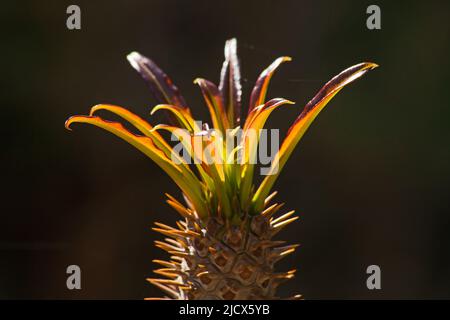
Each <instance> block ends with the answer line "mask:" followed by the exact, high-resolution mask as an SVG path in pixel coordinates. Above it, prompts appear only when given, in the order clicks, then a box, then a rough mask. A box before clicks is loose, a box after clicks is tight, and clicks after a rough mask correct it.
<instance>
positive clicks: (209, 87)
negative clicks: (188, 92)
mask: <svg viewBox="0 0 450 320" xmlns="http://www.w3.org/2000/svg"><path fill="white" fill-rule="evenodd" d="M194 83H195V84H198V85H199V86H200V89H201V91H202V94H203V98H204V99H205V102H206V105H207V107H208V110H209V113H210V115H211V120H212V123H213V126H214V128H215V129H217V130H220V132H222V134H223V133H225V130H226V129H229V128H230V124H229V122H228V117H227V113H226V111H225V108H224V105H223V100H222V96H221V94H220V91H219V89H218V88H217V86H216V85H215V84H214V83H212V82H211V81H208V80H206V79H202V78H197V79H195V80H194Z"/></svg>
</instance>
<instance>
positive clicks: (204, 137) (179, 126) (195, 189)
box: [66, 39, 377, 299]
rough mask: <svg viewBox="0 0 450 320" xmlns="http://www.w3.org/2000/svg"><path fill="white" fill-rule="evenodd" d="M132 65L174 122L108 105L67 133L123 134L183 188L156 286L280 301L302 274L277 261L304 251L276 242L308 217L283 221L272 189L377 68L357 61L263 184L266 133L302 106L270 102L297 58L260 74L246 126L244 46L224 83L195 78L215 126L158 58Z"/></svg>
mask: <svg viewBox="0 0 450 320" xmlns="http://www.w3.org/2000/svg"><path fill="white" fill-rule="evenodd" d="M128 60H129V61H130V63H131V65H132V66H133V67H134V68H135V69H136V70H137V71H138V72H139V73H140V75H141V76H142V77H143V78H144V80H145V81H146V82H147V83H148V85H149V87H150V89H151V90H152V92H153V94H154V95H155V97H156V98H157V99H158V100H159V101H160V102H161V103H162V104H159V105H157V106H156V107H154V109H153V110H152V112H151V113H152V114H153V113H154V112H156V111H158V110H165V111H166V112H167V113H168V115H169V116H170V117H169V121H168V123H167V124H159V125H156V126H152V125H150V124H149V123H148V122H147V121H145V120H143V119H142V118H140V117H139V116H137V115H136V114H134V113H132V112H130V111H129V110H127V109H124V108H122V107H119V106H114V105H104V104H101V105H96V106H94V107H93V108H92V109H91V111H90V114H89V115H87V116H73V117H71V118H69V119H68V120H67V121H66V128H68V129H69V127H70V126H71V124H73V123H75V122H77V123H87V124H91V125H95V126H97V127H100V128H103V129H105V130H107V131H109V132H111V133H113V134H115V135H116V136H118V137H120V138H122V139H123V140H125V141H126V142H128V143H130V144H131V145H133V146H134V147H136V148H137V149H139V150H140V151H141V152H143V153H144V154H145V155H146V156H148V157H149V158H150V159H151V160H153V161H154V162H155V163H156V164H158V165H159V166H160V167H161V169H163V170H164V171H165V172H166V173H167V175H168V176H169V177H170V178H171V179H172V180H173V182H174V183H175V184H176V185H177V186H178V187H179V188H180V189H181V192H182V196H183V198H184V204H183V202H182V201H181V200H179V199H176V198H175V197H173V196H171V195H169V194H167V198H168V199H167V203H168V204H169V205H170V206H171V207H172V208H173V209H175V210H176V211H177V212H178V213H179V214H180V215H181V217H182V219H181V220H179V221H177V222H176V227H171V226H167V225H164V224H162V223H158V222H156V223H155V227H154V228H153V229H154V230H155V231H158V232H160V233H161V234H163V235H164V236H165V237H166V238H165V240H164V241H156V246H157V247H159V248H161V249H163V250H165V251H167V252H168V253H169V254H170V259H169V260H167V261H166V260H154V262H155V263H157V264H159V265H161V266H162V268H159V269H157V270H155V273H156V274H158V275H160V276H163V278H157V279H148V281H149V282H151V283H152V284H154V285H156V286H157V287H159V288H160V289H162V290H163V291H164V292H165V293H166V295H167V296H166V297H165V298H173V299H276V298H279V296H278V294H277V288H278V286H279V285H280V284H281V283H283V282H284V281H286V280H288V279H291V278H292V277H294V273H295V270H290V271H287V272H280V271H277V270H276V268H275V264H276V262H277V261H279V260H280V259H282V258H283V257H285V256H287V255H288V254H290V253H292V252H294V251H295V248H296V247H297V245H285V244H284V242H283V241H277V240H274V239H273V237H274V236H275V235H276V234H277V233H278V232H280V231H281V230H282V229H284V228H285V227H286V226H287V225H289V224H290V223H291V222H293V221H295V220H296V219H297V218H298V217H297V216H295V215H294V211H290V212H287V213H284V214H282V215H278V211H279V210H280V208H281V207H282V204H278V203H272V200H273V198H274V196H275V194H276V192H272V191H271V190H272V187H273V185H274V183H275V181H276V180H277V178H278V176H279V175H280V173H281V171H282V169H283V167H284V166H285V164H286V162H287V160H288V158H289V156H290V155H291V154H292V152H293V150H294V148H295V147H296V145H297V144H298V142H299V141H300V139H301V138H302V137H303V135H304V133H305V131H306V130H307V129H308V127H309V126H310V124H311V123H312V121H313V120H314V119H315V118H316V116H317V115H318V114H319V112H320V111H321V110H322V109H323V108H324V107H325V106H326V105H327V103H328V102H329V101H330V100H331V99H332V98H333V97H334V96H335V95H336V94H337V93H338V92H339V91H340V90H341V89H342V88H343V87H344V86H346V85H347V84H349V83H351V82H353V81H354V80H356V79H358V78H359V77H361V76H362V75H363V74H365V73H366V72H367V71H368V70H371V69H373V68H375V67H377V65H376V64H374V63H370V62H364V63H360V64H357V65H354V66H352V67H350V68H348V69H346V70H344V71H342V72H341V73H339V74H338V75H337V76H335V77H334V78H332V79H331V80H330V81H329V82H327V83H326V84H325V85H324V86H323V87H322V89H320V90H319V92H318V93H317V94H316V95H315V96H314V98H313V99H312V100H311V101H309V102H308V103H307V104H306V106H305V107H304V108H303V111H302V112H301V113H300V114H299V116H298V117H297V118H296V119H295V120H294V121H293V124H292V125H291V127H290V129H289V130H288V132H287V135H286V137H285V138H284V140H283V142H282V144H281V146H280V148H279V150H278V151H277V153H276V154H275V156H274V158H273V161H272V162H271V165H270V168H269V170H268V173H267V174H266V175H265V176H264V178H263V180H262V182H261V183H260V184H259V185H256V183H255V180H254V178H255V176H256V173H255V166H256V161H255V157H256V150H257V148H258V144H259V143H260V141H261V135H260V132H261V129H262V128H264V126H265V123H266V121H267V119H268V117H269V115H270V114H271V113H272V112H273V111H274V110H275V109H278V108H279V107H281V106H283V105H289V104H293V102H291V101H289V100H285V99H282V98H275V99H271V100H269V101H266V93H267V88H268V85H269V82H270V80H271V78H272V75H273V74H274V72H275V70H276V69H277V68H278V67H279V66H280V65H281V64H283V63H284V62H287V61H290V60H291V59H290V58H289V57H280V58H278V59H276V60H275V61H274V62H273V63H272V64H271V65H269V66H268V67H267V68H266V69H265V70H264V71H263V72H262V73H261V74H260V76H259V77H258V79H257V80H256V84H255V86H254V88H253V90H252V92H251V95H250V102H249V105H248V107H247V109H248V111H247V112H246V117H245V121H241V91H242V90H241V84H240V67H239V62H238V58H237V55H236V40H235V39H231V40H228V41H227V42H226V44H225V61H224V63H223V66H222V71H221V75H220V84H219V86H218V87H217V86H216V85H215V84H214V83H212V82H210V81H208V80H205V79H196V80H195V83H196V84H198V86H199V87H200V89H201V92H202V94H203V97H204V100H205V103H206V106H207V108H208V110H209V113H210V115H211V122H212V126H213V127H212V128H211V129H209V128H208V127H207V126H205V125H201V124H200V123H199V122H197V121H195V119H194V117H193V114H192V112H191V110H190V109H189V107H188V106H187V104H186V102H185V100H184V98H183V97H182V96H181V94H180V93H179V91H178V88H177V87H176V86H175V85H174V84H173V82H172V81H171V80H170V78H169V77H168V76H167V75H166V74H165V73H164V72H163V71H162V70H161V69H160V68H159V67H158V66H157V65H156V64H155V63H154V62H153V61H152V60H150V59H148V58H146V57H144V56H142V55H140V54H139V53H137V52H133V53H131V54H129V55H128ZM99 110H106V111H109V112H111V113H113V114H115V115H116V116H119V117H120V118H122V119H123V120H125V121H126V122H128V123H129V124H131V125H132V126H134V128H135V129H136V130H137V131H139V134H135V133H132V132H130V131H129V130H127V129H125V127H124V126H122V124H120V123H118V122H111V121H107V120H104V119H102V118H100V117H99V116H97V115H96V113H97V111H99ZM162 130H164V131H168V132H170V133H171V134H172V136H175V137H176V138H177V139H178V141H179V142H180V143H181V145H182V149H183V152H185V153H186V154H187V158H188V159H191V160H195V161H193V162H187V161H186V154H184V155H183V156H182V155H181V154H180V153H177V152H174V149H175V147H174V146H173V144H170V143H169V142H167V141H166V140H165V139H164V138H163V135H162ZM238 131H239V132H240V134H237V132H238ZM255 132H256V134H254V133H255ZM219 136H220V137H222V138H218V137H219ZM224 136H226V137H229V136H232V138H233V139H234V140H233V141H236V146H235V147H234V148H232V149H229V148H228V147H226V146H225V145H226V143H225V139H223V137H224ZM198 139H200V141H198ZM211 145H214V146H216V147H215V148H214V151H213V153H210V155H212V156H213V157H214V159H215V160H216V161H207V160H208V159H207V157H206V158H205V156H204V155H203V154H202V152H204V151H205V150H206V149H208V148H210V147H211ZM214 159H213V160H214ZM217 159H218V160H220V161H217ZM298 297H299V296H298V295H297V296H294V297H293V298H298Z"/></svg>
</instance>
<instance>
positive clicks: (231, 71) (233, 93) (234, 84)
mask: <svg viewBox="0 0 450 320" xmlns="http://www.w3.org/2000/svg"><path fill="white" fill-rule="evenodd" d="M224 53H225V61H224V62H223V65H222V71H221V73H220V84H219V90H220V93H221V95H222V98H223V101H224V105H225V107H226V112H227V116H228V121H229V122H230V127H231V128H234V127H236V126H238V125H239V123H240V121H241V97H242V86H241V71H240V66H239V60H238V57H237V41H236V39H235V38H233V39H230V40H227V41H226V42H225V52H224Z"/></svg>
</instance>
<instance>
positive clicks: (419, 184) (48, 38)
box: [0, 0, 450, 299]
mask: <svg viewBox="0 0 450 320" xmlns="http://www.w3.org/2000/svg"><path fill="white" fill-rule="evenodd" d="M70 4H77V5H79V6H80V8H81V27H82V29H81V30H77V31H70V30H68V29H67V28H66V19H67V16H68V15H67V14H66V8H67V7H68V6H69V5H70ZM370 4H377V5H379V6H380V8H381V26H382V29H381V30H368V29H367V27H366V19H367V17H368V15H367V14H366V8H367V6H368V5H370ZM449 9H450V8H449V3H448V1H414V2H413V1H395V2H394V1H376V2H372V1H331V0H328V1H324V0H320V1H312V0H309V1H268V0H259V1H226V2H219V1H190V2H188V1H174V0H164V1H163V0H161V1H134V0H127V1H124V0H121V1H114V2H112V1H96V2H95V3H94V2H93V1H80V0H77V1H33V2H26V1H24V2H22V1H21V2H14V1H8V2H5V3H2V5H1V10H0V16H1V22H0V23H1V28H0V30H1V31H0V32H1V59H0V61H1V62H0V66H1V69H0V70H1V72H2V76H1V80H0V81H1V92H2V93H1V107H2V117H1V118H2V122H1V132H2V137H3V144H2V151H1V161H2V168H3V171H2V192H1V197H2V200H1V204H0V206H1V223H0V228H1V230H0V298H2V299H11V298H19V299H24V298H27V299H42V298H45V299H46V298H57V299H60V298H62V299H65V298H86V299H99V298H113V299H116V298H117V299H119V298H120V299H143V298H144V297H149V296H160V295H161V293H160V292H159V290H158V289H156V288H154V287H153V286H152V285H150V284H148V283H147V282H146V281H145V278H147V277H151V276H152V271H151V270H152V269H153V268H154V267H156V265H155V264H153V263H152V259H157V258H164V257H166V254H165V253H164V252H162V251H161V250H159V249H156V248H154V247H153V241H154V240H157V239H159V238H160V237H161V236H160V235H158V234H156V233H155V232H153V231H151V229H150V227H151V226H152V224H153V222H154V221H161V222H164V223H168V224H172V223H174V221H175V220H176V219H177V218H178V216H177V214H176V213H175V212H174V211H173V210H172V209H170V208H169V207H168V206H167V205H166V204H165V203H164V200H165V196H164V193H165V192H169V193H171V194H174V195H179V193H178V191H177V189H176V187H175V186H174V185H173V184H172V183H171V181H170V180H169V178H167V177H166V176H165V175H164V174H163V173H162V171H161V170H160V169H159V168H158V167H157V166H156V165H155V164H153V163H152V162H151V161H150V160H148V159H147V158H146V157H145V156H144V155H143V154H141V153H140V152H138V151H137V150H135V149H133V148H132V147H131V146H129V145H128V144H126V143H125V142H123V141H121V140H119V139H118V138H116V137H114V136H112V135H111V134H109V133H107V132H104V131H102V130H100V129H97V128H94V127H90V126H83V125H74V126H73V129H74V131H73V132H69V131H67V130H65V129H64V121H65V120H66V118H68V117H69V116H70V115H74V114H87V113H88V111H89V108H90V107H91V106H93V105H95V104H98V103H112V104H117V105H121V106H124V107H127V108H129V109H130V110H132V111H133V112H135V113H137V114H139V115H141V116H142V117H145V118H147V119H148V118H149V110H150V109H151V107H152V106H153V105H155V104H156V103H157V101H155V100H154V99H153V97H152V96H151V94H150V92H149V91H148V89H147V87H146V85H145V83H144V82H143V81H142V80H141V78H140V77H139V75H138V74H137V73H136V72H135V71H134V70H133V69H132V68H131V67H130V65H129V64H128V62H127V61H126V55H127V54H128V53H129V52H131V51H134V50H136V51H139V52H141V53H142V54H144V55H147V56H149V57H151V58H152V59H153V60H154V61H156V62H157V63H158V64H159V65H160V66H161V67H162V68H163V69H164V70H165V71H166V72H167V73H168V74H169V75H170V76H171V78H172V79H173V80H174V82H175V83H176V84H177V85H178V87H179V88H180V90H181V92H182V93H183V95H184V96H185V98H186V100H187V101H188V103H189V104H190V106H191V109H192V110H193V112H194V114H195V116H196V118H197V119H206V118H205V117H206V107H205V105H204V102H203V100H202V97H201V94H200V91H199V89H198V87H197V86H195V85H194V84H193V83H192V81H193V79H194V78H196V77H199V76H201V77H204V78H207V79H210V80H212V81H214V82H216V83H217V82H218V79H219V72H220V68H221V64H222V61H223V45H224V42H225V40H226V39H229V38H231V37H236V38H237V39H238V53H239V56H240V60H241V66H242V77H243V89H244V94H245V95H244V101H248V98H249V93H250V91H251V88H252V86H253V84H254V81H255V80H256V77H257V76H258V74H259V73H260V72H261V71H262V70H263V68H265V67H266V66H267V65H269V64H270V63H271V62H272V61H273V60H274V59H275V58H276V57H278V56H281V55H289V56H292V57H293V58H294V60H293V61H292V62H291V63H289V64H286V65H283V66H282V67H281V68H280V69H279V71H277V73H276V74H275V76H274V78H273V81H272V85H271V87H270V90H269V92H268V97H270V98H272V97H285V98H288V99H291V100H294V101H296V102H297V105H296V106H294V107H292V108H285V109H282V110H281V111H279V112H278V113H276V114H274V116H273V117H272V118H271V119H270V121H269V127H272V128H281V130H282V132H283V130H286V129H287V128H288V127H289V126H290V125H291V123H292V121H293V120H294V118H295V117H296V115H297V114H298V113H299V112H300V110H301V108H302V107H303V106H304V105H305V104H306V102H307V101H308V100H309V99H310V98H312V97H313V95H314V94H315V93H316V92H317V90H318V89H320V87H321V86H322V85H323V84H324V83H325V82H326V81H327V80H329V79H330V78H331V77H332V76H334V75H335V74H337V73H338V72H340V71H341V70H343V69H344V68H346V67H348V66H351V65H353V64H356V63H359V62H362V61H374V62H376V63H378V64H379V65H380V68H378V69H376V70H374V71H372V72H370V73H369V74H367V75H366V76H365V77H364V78H363V79H361V80H359V81H357V82H356V83H354V84H351V85H350V86H349V87H347V88H345V89H344V90H343V91H341V93H339V95H338V96H336V97H335V99H334V100H333V101H332V102H331V104H330V105H329V107H328V108H327V109H325V111H324V112H323V113H321V115H320V116H319V117H318V118H317V120H316V121H315V123H314V124H313V125H312V126H311V128H310V129H309V131H308V133H307V134H306V135H305V137H304V138H303V140H302V142H301V143H300V144H299V147H298V148H297V149H296V151H295V152H294V154H293V155H292V157H291V159H290V161H289V162H288V164H287V166H286V168H285V171H284V172H283V174H282V175H281V177H280V179H279V180H278V182H277V185H276V186H275V189H276V190H278V191H279V195H278V196H277V199H278V201H282V202H286V208H287V209H291V208H292V209H296V210H297V211H298V212H299V214H300V217H301V219H300V220H299V221H298V222H296V223H295V224H293V225H292V226H290V227H289V228H287V230H286V231H285V232H284V233H283V234H282V235H280V237H281V238H283V239H284V240H287V241H289V242H293V243H300V244H301V247H300V249H299V250H298V251H297V253H296V254H294V255H292V256H290V257H288V258H287V259H285V261H283V262H282V263H280V269H282V270H288V268H292V267H297V268H298V272H297V276H296V278H295V279H294V280H292V281H290V282H289V283H286V284H285V285H284V286H283V287H282V290H281V292H280V294H281V295H282V296H287V295H290V294H294V293H302V294H303V295H304V296H305V298H307V299H412V298H417V299H431V298H437V299H442V298H450V232H449V231H450V212H449V208H450V200H449V191H450V188H449V185H450V149H449V143H448V141H449V138H450V126H449V117H450V108H449V96H448V86H449V63H448V56H449V41H448V39H449V24H448V12H449ZM244 109H245V107H244ZM160 121H164V117H163V116H162V115H161V114H157V115H155V116H154V117H153V118H152V119H151V122H152V123H154V124H155V123H158V122H160ZM71 264H76V265H79V266H80V267H81V270H82V290H73V291H69V290H67V288H66V277H67V275H66V267H67V266H68V265H71ZM372 264H376V265H379V266H380V267H381V285H382V289H381V290H372V291H370V290H368V289H367V287H366V279H367V277H368V275H367V274H366V268H367V266H369V265H372Z"/></svg>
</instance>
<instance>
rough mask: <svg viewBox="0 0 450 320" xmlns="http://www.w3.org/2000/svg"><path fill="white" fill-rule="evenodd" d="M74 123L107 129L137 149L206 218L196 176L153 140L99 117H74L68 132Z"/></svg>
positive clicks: (67, 123) (70, 120)
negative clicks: (175, 161)
mask: <svg viewBox="0 0 450 320" xmlns="http://www.w3.org/2000/svg"><path fill="white" fill-rule="evenodd" d="M74 122H78V123H87V124H91V125H94V126H97V127H99V128H102V129H105V130H107V131H109V132H111V133H113V134H114V135H116V136H118V137H119V138H121V139H123V140H125V141H126V142H128V143H130V144H131V145H132V146H134V147H135V148H136V149H138V150H139V151H141V152H142V153H144V154H145V155H146V156H148V157H149V158H150V159H152V160H153V161H154V162H155V163H156V164H157V165H158V166H160V167H161V169H163V170H164V171H165V172H166V173H167V174H168V175H169V176H170V177H171V178H172V180H173V181H174V182H175V183H176V184H177V185H178V186H179V187H180V189H181V190H182V191H183V192H184V193H185V194H186V195H187V196H188V197H189V199H190V200H191V202H192V203H193V204H194V206H195V208H196V209H197V210H198V214H199V216H202V217H206V216H207V211H206V209H205V206H204V200H203V194H202V190H201V185H200V183H199V181H198V179H197V178H196V177H195V175H194V174H193V173H192V171H190V170H189V169H188V168H186V167H183V166H178V165H176V164H174V163H173V162H172V161H171V160H170V159H169V158H167V157H166V155H165V153H164V152H162V151H161V150H160V149H158V148H157V147H156V146H155V145H154V143H153V141H152V139H151V138H149V137H144V136H137V135H135V134H133V133H131V132H130V131H128V130H127V129H125V128H124V126H123V125H122V124H120V123H118V122H111V121H106V120H103V119H102V118H100V117H97V116H73V117H70V118H69V119H68V120H67V121H66V123H65V127H66V128H67V129H68V130H71V129H70V125H71V124H72V123H74Z"/></svg>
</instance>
